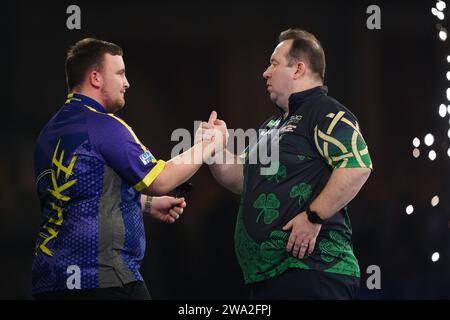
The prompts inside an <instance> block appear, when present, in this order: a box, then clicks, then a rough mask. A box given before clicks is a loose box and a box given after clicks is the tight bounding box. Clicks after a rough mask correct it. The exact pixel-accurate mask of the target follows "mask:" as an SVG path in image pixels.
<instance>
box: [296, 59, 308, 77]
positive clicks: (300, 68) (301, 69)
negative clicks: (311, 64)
mask: <svg viewBox="0 0 450 320" xmlns="http://www.w3.org/2000/svg"><path fill="white" fill-rule="evenodd" d="M295 66H296V68H295V72H294V80H297V79H299V78H303V77H304V76H305V75H306V64H305V63H304V62H303V61H299V62H297V63H296V64H295Z"/></svg>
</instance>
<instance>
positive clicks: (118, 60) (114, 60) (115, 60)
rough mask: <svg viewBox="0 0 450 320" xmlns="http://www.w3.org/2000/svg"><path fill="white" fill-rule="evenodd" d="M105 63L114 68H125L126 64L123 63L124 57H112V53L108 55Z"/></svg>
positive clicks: (105, 57)
mask: <svg viewBox="0 0 450 320" xmlns="http://www.w3.org/2000/svg"><path fill="white" fill-rule="evenodd" d="M104 61H105V62H106V63H109V64H111V65H114V66H119V67H122V68H123V67H125V63H124V62H123V58H122V56H119V55H112V54H110V53H106V54H105V56H104Z"/></svg>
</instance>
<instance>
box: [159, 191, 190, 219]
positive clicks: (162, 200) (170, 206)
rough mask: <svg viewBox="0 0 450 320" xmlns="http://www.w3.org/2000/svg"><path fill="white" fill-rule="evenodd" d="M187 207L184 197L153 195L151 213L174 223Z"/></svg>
mask: <svg viewBox="0 0 450 320" xmlns="http://www.w3.org/2000/svg"><path fill="white" fill-rule="evenodd" d="M185 207H186V201H185V200H184V198H174V197H169V196H162V197H153V200H152V206H151V208H150V215H151V216H152V217H153V218H155V219H158V220H160V221H163V222H165V223H174V222H175V221H176V220H177V219H178V218H179V217H180V215H182V214H183V210H184V208H185Z"/></svg>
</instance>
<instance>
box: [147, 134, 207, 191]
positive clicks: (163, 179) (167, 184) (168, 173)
mask: <svg viewBox="0 0 450 320" xmlns="http://www.w3.org/2000/svg"><path fill="white" fill-rule="evenodd" d="M205 146H206V143H197V144H195V145H194V146H193V147H192V148H190V149H189V150H187V151H185V152H183V153H182V154H180V155H178V156H176V157H174V158H172V159H170V160H169V161H167V162H166V165H165V167H164V169H163V171H162V172H161V173H160V174H159V175H158V177H157V178H156V179H155V181H153V183H152V184H151V185H150V187H149V188H146V189H144V190H143V191H142V193H144V194H148V195H162V194H166V193H168V192H170V191H172V190H173V189H174V188H176V187H177V186H179V185H180V184H182V183H184V182H186V181H187V180H189V178H190V177H192V176H193V175H194V174H195V173H196V172H197V170H198V169H199V168H200V167H201V166H202V164H203V150H204V148H205Z"/></svg>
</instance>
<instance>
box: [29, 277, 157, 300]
mask: <svg viewBox="0 0 450 320" xmlns="http://www.w3.org/2000/svg"><path fill="white" fill-rule="evenodd" d="M33 297H34V298H35V299H36V300H150V299H151V297H150V293H149V292H148V289H147V286H146V285H145V282H142V281H137V282H131V283H127V284H126V285H124V286H122V287H112V288H97V289H83V290H75V289H74V290H61V291H50V292H44V293H38V294H35V295H34V296H33Z"/></svg>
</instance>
